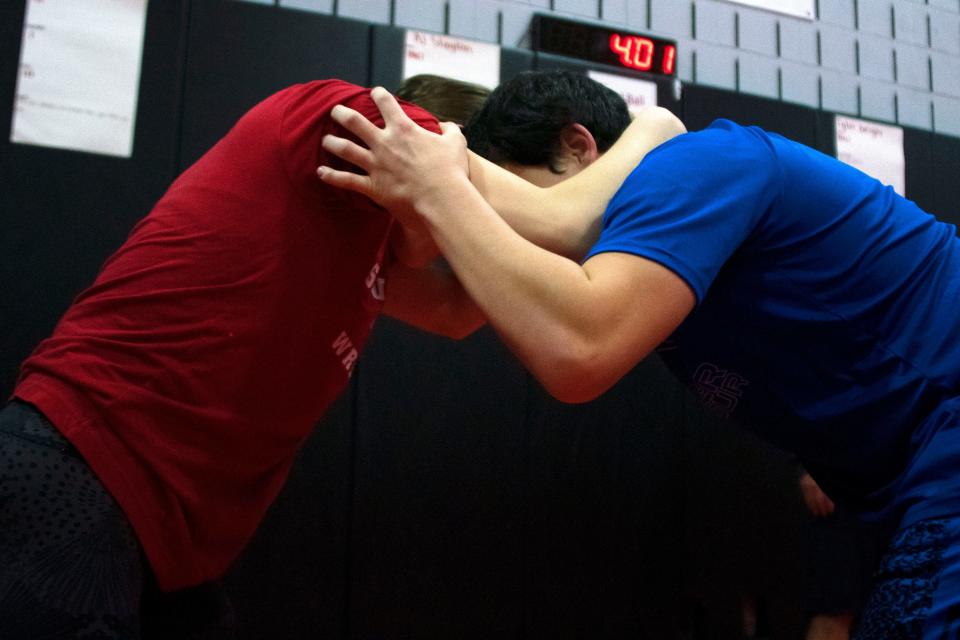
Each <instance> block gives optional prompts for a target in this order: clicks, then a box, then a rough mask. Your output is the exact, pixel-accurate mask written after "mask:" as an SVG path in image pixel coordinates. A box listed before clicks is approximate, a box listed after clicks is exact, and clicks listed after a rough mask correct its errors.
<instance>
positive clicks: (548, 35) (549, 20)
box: [531, 14, 677, 77]
mask: <svg viewBox="0 0 960 640" xmlns="http://www.w3.org/2000/svg"><path fill="white" fill-rule="evenodd" d="M531 39H532V45H533V49H534V50H535V51H542V52H544V53H553V54H557V55H561V56H567V57H570V58H577V59H579V60H586V61H587V62H594V63H599V64H604V65H609V66H612V67H622V68H626V69H633V70H635V71H643V72H645V73H651V74H654V75H658V76H669V77H673V76H675V75H676V67H677V65H676V62H677V43H676V42H674V41H672V40H665V39H663V38H654V37H652V36H648V35H644V34H640V33H632V32H629V31H623V30H621V29H611V28H609V27H601V26H597V25H592V24H586V23H583V22H577V21H575V20H567V19H564V18H557V17H555V16H552V15H543V14H537V15H535V16H534V17H533V22H532V30H531Z"/></svg>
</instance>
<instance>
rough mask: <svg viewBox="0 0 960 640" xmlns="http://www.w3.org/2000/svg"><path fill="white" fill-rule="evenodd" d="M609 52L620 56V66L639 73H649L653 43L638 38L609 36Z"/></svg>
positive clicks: (616, 34) (615, 34) (617, 35)
mask: <svg viewBox="0 0 960 640" xmlns="http://www.w3.org/2000/svg"><path fill="white" fill-rule="evenodd" d="M610 50H611V51H613V52H614V53H616V54H617V55H619V56H620V64H622V65H623V66H625V67H630V68H631V69H637V70H639V71H649V70H650V67H651V66H652V65H653V41H652V40H649V39H647V38H641V37H640V36H621V35H620V34H619V33H614V34H611V36H610Z"/></svg>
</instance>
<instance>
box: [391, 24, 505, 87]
mask: <svg viewBox="0 0 960 640" xmlns="http://www.w3.org/2000/svg"><path fill="white" fill-rule="evenodd" d="M421 73H430V74H433V75H437V76H444V77H447V78H453V79H455V80H463V81H464V82H473V83H474V84H479V85H481V86H484V87H486V88H488V89H495V88H496V87H497V85H498V84H500V47H499V46H497V45H495V44H487V43H485V42H474V41H472V40H464V39H463V38H453V37H451V36H443V35H439V34H436V33H426V32H424V31H407V39H406V46H405V47H404V52H403V78H404V79H407V78H409V77H410V76H415V75H418V74H421Z"/></svg>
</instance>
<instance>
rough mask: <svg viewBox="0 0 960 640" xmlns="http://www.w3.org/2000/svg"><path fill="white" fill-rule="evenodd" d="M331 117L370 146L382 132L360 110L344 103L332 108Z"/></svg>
mask: <svg viewBox="0 0 960 640" xmlns="http://www.w3.org/2000/svg"><path fill="white" fill-rule="evenodd" d="M398 108H399V107H398ZM330 117H331V118H333V121H334V122H336V123H337V124H339V125H340V126H342V127H343V128H344V129H346V130H347V131H349V132H350V133H353V134H354V135H356V136H357V137H358V138H360V139H361V140H363V141H364V142H365V143H366V144H367V146H368V147H369V146H372V145H373V144H374V143H375V142H376V141H377V139H378V137H379V136H380V134H381V133H382V131H381V130H380V128H379V127H378V126H377V125H375V124H373V123H372V122H370V121H369V120H367V119H366V118H365V117H363V115H361V114H360V113H359V112H357V111H354V110H353V109H351V108H350V107H345V106H343V105H342V104H338V105H337V106H335V107H334V108H333V109H331V110H330Z"/></svg>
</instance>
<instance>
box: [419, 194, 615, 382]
mask: <svg viewBox="0 0 960 640" xmlns="http://www.w3.org/2000/svg"><path fill="white" fill-rule="evenodd" d="M454 203H456V206H453V205H454ZM418 211H420V213H421V214H422V215H423V216H424V220H425V222H426V223H427V226H428V228H429V229H430V231H431V233H432V234H433V235H434V238H435V239H436V240H437V244H438V246H439V247H440V250H441V252H443V254H444V256H445V257H446V258H447V260H448V261H449V262H450V264H451V265H452V266H453V268H454V271H455V272H456V273H457V276H458V277H459V279H460V282H461V283H462V284H463V286H464V288H465V289H466V290H467V292H468V293H469V294H470V296H471V297H472V298H473V299H474V300H475V301H476V302H477V304H478V306H479V307H480V308H481V309H482V310H483V312H484V314H485V316H486V317H487V318H488V320H489V322H490V323H491V325H493V326H494V328H495V329H496V330H497V331H498V333H499V334H500V335H501V337H502V338H503V340H504V342H505V343H506V344H507V346H509V347H510V349H511V350H512V351H513V352H514V353H515V354H516V355H517V357H518V358H519V359H520V360H521V362H523V364H524V365H525V366H526V367H527V368H528V369H529V370H530V371H531V372H532V373H533V374H534V376H535V377H536V378H537V379H538V380H540V382H541V383H542V384H543V385H544V386H545V387H546V388H547V389H548V390H549V391H550V392H551V393H552V394H553V395H555V396H557V397H559V398H561V399H564V400H568V401H579V400H581V399H585V398H580V397H579V396H578V390H577V389H576V388H574V387H575V386H576V384H577V383H578V381H579V380H580V379H581V376H580V375H579V374H578V369H579V368H580V367H582V366H584V364H585V363H595V362H596V361H597V360H598V358H595V357H593V355H592V353H591V352H592V351H593V350H596V349H598V348H599V347H598V340H599V339H600V338H601V337H602V332H603V324H602V321H600V320H599V319H598V317H597V314H596V312H597V307H596V306H595V305H594V304H592V301H593V299H594V296H593V292H592V291H591V287H590V282H589V279H588V277H587V275H586V273H585V272H584V270H583V269H582V268H581V267H580V266H579V265H578V264H577V263H575V262H573V261H571V260H568V259H566V258H563V257H561V256H558V255H556V254H553V253H550V252H548V251H546V250H544V249H541V248H538V247H536V246H534V245H532V244H531V243H530V242H528V241H526V240H524V239H523V238H521V237H520V236H518V235H517V234H516V233H514V232H513V231H512V230H511V229H510V228H509V227H508V226H507V224H506V223H505V222H504V221H503V220H502V219H501V218H500V217H498V216H497V215H496V213H495V212H494V211H493V210H492V209H491V208H490V206H489V205H488V204H487V203H486V202H485V201H484V199H483V198H482V197H481V196H480V194H479V193H478V192H477V191H476V190H475V189H473V188H471V187H470V185H469V183H466V181H464V184H463V185H461V186H459V187H457V186H453V185H451V186H450V187H449V188H447V189H445V190H444V193H443V197H442V198H439V199H434V200H433V201H431V202H429V203H427V204H424V205H422V206H418Z"/></svg>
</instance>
